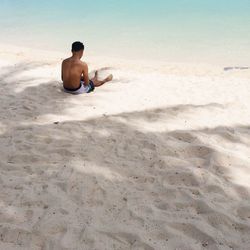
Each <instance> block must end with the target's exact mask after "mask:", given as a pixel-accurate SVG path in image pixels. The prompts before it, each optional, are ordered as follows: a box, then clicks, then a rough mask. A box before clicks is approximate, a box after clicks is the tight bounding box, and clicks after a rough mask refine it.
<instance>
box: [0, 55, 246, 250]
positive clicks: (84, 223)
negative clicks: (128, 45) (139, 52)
mask: <svg viewBox="0 0 250 250" xmlns="http://www.w3.org/2000/svg"><path fill="white" fill-rule="evenodd" d="M15 53H16V52H15ZM9 54H10V52H8V51H7V52H6V51H5V54H4V56H3V57H2V60H1V62H0V65H1V71H0V88H1V96H0V99H1V106H0V145H1V148H0V152H1V158H0V166H1V167H0V187H1V194H0V249H4V250H8V249H23V250H27V249H32V250H41V249H46V250H47V249H48V250H51V249H58V250H59V249H60V250H63V249H65V250H66V249H77V250H78V249H79V250H80V249H83V250H94V249H98V250H104V249H107V250H111V249H114V250H116V249H117V250H118V249H124V250H126V249H133V250H142V249H143V250H153V249H155V250H160V249H164V250H165V249H170V250H172V249H179V250H193V249H194V250H196V249H197V250H198V249H210V250H216V249H239V250H248V249H249V248H250V247H249V246H250V201H249V200H250V184H249V183H250V182H249V179H250V157H249V156H250V124H249V117H250V108H249V104H250V103H249V100H250V85H249V79H248V78H247V77H246V74H248V73H246V71H244V72H242V73H240V74H239V73H238V72H235V71H228V72H226V73H225V72H224V70H223V68H221V72H220V71H219V70H218V68H216V69H213V68H211V70H208V69H204V71H202V70H201V69H199V71H195V69H194V71H193V72H194V73H193V75H192V74H191V73H192V70H191V68H188V66H186V69H187V70H186V72H187V74H185V73H184V71H185V70H184V69H183V66H179V67H180V68H178V67H177V66H176V65H175V66H173V68H172V71H171V72H169V70H166V68H168V66H166V68H165V69H164V66H162V70H161V71H160V72H156V73H153V72H154V71H148V70H146V71H144V70H143V68H142V69H141V70H138V69H133V66H129V65H125V66H126V68H125V66H124V65H121V64H119V62H118V63H117V64H114V63H113V62H112V63H109V64H107V65H103V66H108V67H111V68H105V69H103V70H102V72H101V77H104V76H105V75H106V74H108V73H109V72H110V71H112V72H113V73H114V75H115V79H114V81H113V82H111V83H110V84H107V85H106V86H104V87H103V88H99V89H97V90H96V92H95V93H92V94H90V95H81V96H72V95H69V94H66V93H64V92H62V90H61V86H60V81H59V80H58V79H59V76H60V71H59V68H60V63H55V62H56V60H57V58H56V57H55V58H54V59H53V60H52V59H46V60H45V59H44V57H43V58H41V60H38V59H39V56H37V57H36V60H34V61H32V60H31V59H28V56H27V55H26V54H22V55H21V56H20V55H19V56H18V55H16V54H13V52H12V54H10V56H8V55H9ZM2 55H3V52H2ZM8 58H10V59H9V60H8ZM90 65H91V70H93V69H96V68H98V67H101V62H100V61H95V60H93V61H90ZM117 65H119V67H118V66H117ZM153 67H156V65H153V66H152V68H153ZM168 69H169V68H168ZM165 70H166V71H165ZM178 72H180V73H179V74H178Z"/></svg>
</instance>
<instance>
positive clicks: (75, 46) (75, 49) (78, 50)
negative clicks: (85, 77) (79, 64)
mask: <svg viewBox="0 0 250 250" xmlns="http://www.w3.org/2000/svg"><path fill="white" fill-rule="evenodd" d="M71 51H72V53H73V54H78V55H79V56H80V58H81V57H82V56H83V51H84V45H83V43H81V42H74V43H72V49H71Z"/></svg>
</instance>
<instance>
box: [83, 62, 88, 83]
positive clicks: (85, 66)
mask: <svg viewBox="0 0 250 250" xmlns="http://www.w3.org/2000/svg"><path fill="white" fill-rule="evenodd" d="M82 74H83V81H84V85H85V86H87V85H89V69H88V65H87V63H83V70H82Z"/></svg>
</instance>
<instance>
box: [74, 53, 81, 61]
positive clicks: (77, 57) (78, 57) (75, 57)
mask: <svg viewBox="0 0 250 250" xmlns="http://www.w3.org/2000/svg"><path fill="white" fill-rule="evenodd" d="M72 58H74V59H78V60H80V59H81V57H80V56H79V55H78V54H73V55H72Z"/></svg>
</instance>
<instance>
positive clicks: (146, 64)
mask: <svg viewBox="0 0 250 250" xmlns="http://www.w3.org/2000/svg"><path fill="white" fill-rule="evenodd" d="M70 55H71V53H70V51H69V52H68V53H67V52H65V53H62V52H59V51H50V50H39V49H32V48H27V47H20V46H12V45H5V44H1V43H0V60H1V59H2V60H3V59H4V60H12V61H15V60H27V61H46V62H50V63H53V64H56V63H60V62H61V61H62V59H63V58H66V57H69V56H70ZM85 58H86V62H87V63H89V64H90V66H93V67H96V68H102V67H112V68H122V69H124V70H131V71H135V72H151V73H158V74H170V75H180V76H185V75H187V76H188V75H197V76H202V75H204V74H207V75H214V76H221V75H223V76H224V75H225V76H226V75H230V76H236V77H243V78H245V77H250V65H227V64H212V63H190V62H184V63H181V62H169V61H160V60H150V61H145V60H139V59H138V60H131V59H125V58H116V57H112V56H111V57H109V58H107V57H103V56H93V55H89V54H88V52H87V53H86V56H84V57H83V60H84V59H85Z"/></svg>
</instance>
